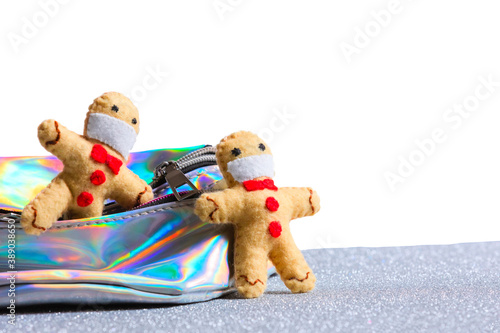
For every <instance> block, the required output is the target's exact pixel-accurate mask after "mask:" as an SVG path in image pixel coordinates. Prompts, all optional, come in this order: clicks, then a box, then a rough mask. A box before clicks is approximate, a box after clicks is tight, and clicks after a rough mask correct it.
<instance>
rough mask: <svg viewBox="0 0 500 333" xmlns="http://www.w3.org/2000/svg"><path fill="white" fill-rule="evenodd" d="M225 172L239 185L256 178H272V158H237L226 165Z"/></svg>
mask: <svg viewBox="0 0 500 333" xmlns="http://www.w3.org/2000/svg"><path fill="white" fill-rule="evenodd" d="M227 172H229V173H230V174H231V176H233V178H234V180H236V181H237V182H240V183H241V182H244V181H247V180H252V179H255V178H258V177H270V178H271V177H274V162H273V156H272V155H269V154H263V155H252V156H248V157H242V158H238V159H237V160H234V161H231V162H229V163H228V164H227Z"/></svg>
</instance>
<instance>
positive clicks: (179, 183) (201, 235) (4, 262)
mask: <svg viewBox="0 0 500 333" xmlns="http://www.w3.org/2000/svg"><path fill="white" fill-rule="evenodd" d="M166 161H170V162H166ZM172 161H175V162H172ZM128 167H129V168H130V169H131V170H132V171H133V172H135V173H136V174H137V175H139V176H140V177H141V178H142V179H144V180H145V181H146V182H148V183H151V185H152V187H153V189H154V193H155V199H154V200H153V201H150V202H149V203H146V204H144V205H141V206H139V207H136V208H134V209H132V210H130V211H124V210H123V209H122V208H121V207H120V206H118V205H117V204H116V203H114V202H108V203H107V204H106V206H105V209H104V214H103V216H102V217H95V218H86V219H78V220H66V221H64V220H59V221H57V222H55V223H54V225H53V226H52V227H51V228H50V229H49V230H47V231H46V232H45V233H43V234H42V235H40V236H38V237H37V236H31V235H27V234H26V233H25V232H24V231H23V230H22V228H21V226H20V224H19V213H20V212H21V210H22V209H23V207H24V205H26V204H27V203H28V202H29V201H30V199H31V198H33V197H34V196H35V195H36V193H38V192H39V191H40V190H42V189H43V188H44V187H45V186H46V185H47V184H48V183H49V182H50V181H51V180H52V178H53V177H55V176H56V175H57V174H58V173H59V172H60V170H61V169H62V164H61V162H60V161H59V160H58V159H56V158H55V157H52V156H51V157H7V158H0V175H1V176H0V177H1V178H0V305H1V306H7V305H9V304H11V303H12V302H13V301H14V302H15V304H16V305H34V304H45V303H72V304H81V305H85V304H88V305H91V306H92V305H105V304H112V303H189V302H198V301H204V300H209V299H212V298H215V297H219V296H222V295H224V294H227V293H229V292H233V291H234V290H235V289H234V288H233V285H234V281H233V276H232V267H231V266H232V265H231V263H232V248H233V246H232V241H233V229H232V228H231V226H229V225H222V226H216V225H211V224H206V223H203V222H201V221H200V220H199V219H198V217H197V216H196V215H195V214H194V213H193V207H194V201H195V200H196V197H197V196H199V193H200V190H211V189H212V188H214V187H217V186H219V185H218V184H219V183H218V181H219V180H221V179H222V176H221V174H220V173H219V169H218V167H217V165H216V161H215V148H213V147H209V146H197V147H190V148H183V149H165V150H152V151H144V152H137V153H132V154H131V157H130V159H129V162H128Z"/></svg>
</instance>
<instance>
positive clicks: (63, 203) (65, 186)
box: [21, 93, 153, 235]
mask: <svg viewBox="0 0 500 333" xmlns="http://www.w3.org/2000/svg"><path fill="white" fill-rule="evenodd" d="M113 105H117V106H119V112H115V111H113V110H111V108H112V107H113ZM93 112H98V113H105V114H107V115H109V116H112V117H115V118H118V119H120V120H123V121H127V124H130V125H131V126H132V127H133V128H134V130H135V131H136V133H138V132H139V122H138V120H139V113H138V111H137V108H136V107H135V106H134V105H133V104H132V102H131V101H130V100H129V99H128V98H126V97H125V96H123V95H122V94H119V93H106V94H104V95H102V96H100V97H98V98H97V99H96V100H95V101H94V103H93V104H92V105H90V107H89V112H88V114H90V113H93ZM132 118H136V119H137V124H135V125H134V124H132V123H130V121H129V120H130V119H132ZM87 119H88V116H87ZM86 133H87V120H86V121H85V127H84V135H83V136H81V135H78V134H76V133H74V132H72V131H70V130H68V129H67V128H65V127H64V126H63V125H61V124H59V123H58V122H57V121H55V120H46V121H44V122H43V123H41V124H40V126H39V127H38V139H39V140H40V144H41V145H42V146H43V147H44V148H45V149H47V151H49V152H50V153H52V154H53V155H55V156H57V158H59V159H60V160H61V161H62V163H63V165H64V169H63V171H62V172H61V173H60V174H59V175H57V177H56V178H54V179H53V180H52V182H51V183H50V184H49V185H48V186H47V187H46V188H45V189H43V190H42V191H41V192H40V193H39V194H38V195H37V196H36V197H35V198H34V199H33V200H32V201H31V202H30V203H29V204H28V205H27V206H26V207H25V208H24V210H23V213H22V216H21V225H22V226H23V228H24V230H25V231H26V232H27V233H28V234H34V235H39V234H40V233H41V232H43V231H45V230H47V229H48V228H50V226H51V225H52V223H53V222H55V221H56V220H57V219H58V218H59V217H61V216H63V214H64V217H65V218H69V219H74V218H86V217H94V216H100V215H102V210H103V204H104V200H106V199H108V198H110V199H113V200H116V201H117V202H118V203H119V204H120V205H121V206H123V207H124V208H127V209H130V208H132V207H134V206H135V205H137V204H142V203H145V202H147V201H149V200H151V199H152V198H153V192H152V190H151V187H150V186H149V185H147V183H146V182H145V181H143V180H141V179H140V178H139V177H138V176H137V175H136V174H134V173H133V172H132V171H130V170H129V169H128V168H127V167H126V165H125V162H126V161H125V158H124V157H123V156H122V155H120V154H119V153H118V152H117V151H116V150H114V149H113V148H111V147H110V146H108V145H106V144H104V143H102V142H99V141H97V140H94V139H90V138H88V137H87V136H86ZM95 144H99V145H101V146H102V147H104V148H105V149H106V151H107V153H108V155H111V156H113V157H115V158H118V159H119V160H120V161H122V162H123V165H122V166H121V167H120V169H119V173H118V175H115V174H114V173H113V172H112V171H111V169H110V168H109V167H108V165H106V164H105V163H98V162H97V161H95V160H94V159H92V158H91V151H92V148H93V147H94V145H95ZM96 170H101V171H102V172H103V173H104V175H105V176H106V181H105V182H104V183H103V184H101V185H94V184H93V183H92V182H91V181H90V176H91V175H92V173H93V172H94V171H96ZM82 192H89V193H91V194H92V196H93V199H94V200H93V202H92V203H91V204H90V205H89V206H86V207H80V206H79V205H78V204H77V198H78V196H79V195H80V193H82Z"/></svg>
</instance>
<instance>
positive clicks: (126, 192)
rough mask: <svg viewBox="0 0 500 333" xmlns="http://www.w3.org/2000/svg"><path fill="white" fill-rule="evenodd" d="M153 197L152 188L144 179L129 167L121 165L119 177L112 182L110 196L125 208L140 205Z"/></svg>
mask: <svg viewBox="0 0 500 333" xmlns="http://www.w3.org/2000/svg"><path fill="white" fill-rule="evenodd" d="M153 197H154V195H153V190H152V189H151V186H149V185H148V184H147V183H146V182H145V181H144V180H142V179H140V178H139V176H137V175H136V174H135V173H133V172H132V171H130V170H129V169H127V168H125V167H122V169H121V170H120V179H117V181H116V182H115V184H114V188H113V191H112V193H111V195H110V198H111V199H113V200H115V201H116V202H118V204H119V205H120V206H122V207H123V208H126V209H130V208H133V207H135V206H138V205H142V204H143V203H146V202H148V201H150V200H152V199H153Z"/></svg>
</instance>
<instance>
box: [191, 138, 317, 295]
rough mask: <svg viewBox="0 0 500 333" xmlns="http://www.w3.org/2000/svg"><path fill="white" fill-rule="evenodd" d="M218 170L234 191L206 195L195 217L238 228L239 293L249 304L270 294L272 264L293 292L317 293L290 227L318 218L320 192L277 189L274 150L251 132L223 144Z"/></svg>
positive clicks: (236, 230) (237, 275)
mask: <svg viewBox="0 0 500 333" xmlns="http://www.w3.org/2000/svg"><path fill="white" fill-rule="evenodd" d="M217 164H218V165H219V168H220V170H221V172H222V174H223V176H224V179H225V180H226V183H227V185H228V189H226V190H224V191H220V192H214V193H205V194H203V195H202V196H201V197H200V198H199V199H198V200H197V201H196V205H195V213H196V214H197V215H198V216H199V217H200V218H201V219H202V220H203V221H207V222H210V223H232V224H234V226H235V245H234V246H235V250H234V270H235V272H234V274H235V279H236V287H237V288H238V291H239V292H240V293H241V294H242V295H243V296H244V297H247V298H252V297H258V296H260V295H261V294H262V293H263V292H264V290H265V288H266V281H267V261H268V259H269V260H271V261H272V263H273V264H274V265H275V267H276V271H277V272H278V273H279V274H280V276H281V279H282V280H283V281H284V282H285V285H286V286H287V287H288V288H289V289H290V290H291V291H292V292H307V291H310V290H312V289H313V288H314V284H315V281H316V277H315V276H314V274H313V272H312V270H311V268H310V267H309V266H308V265H307V263H306V261H305V260H304V257H303V256H302V253H301V252H300V251H299V249H298V248H297V246H296V245H295V242H294V241H293V238H292V234H291V232H290V226H289V222H290V220H292V219H295V218H298V217H303V216H308V215H313V214H315V213H316V212H318V210H319V197H318V195H317V194H316V192H314V191H313V190H312V189H310V188H292V187H282V188H278V187H276V186H275V185H274V181H273V180H272V177H273V176H274V164H273V159H272V155H271V150H270V149H269V147H268V146H267V144H266V143H265V142H264V141H263V140H262V139H261V138H259V137H258V136H257V135H255V134H253V133H250V132H243V131H242V132H238V133H234V134H231V135H229V136H227V137H225V138H224V139H222V141H221V142H220V143H219V145H218V146H217Z"/></svg>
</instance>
